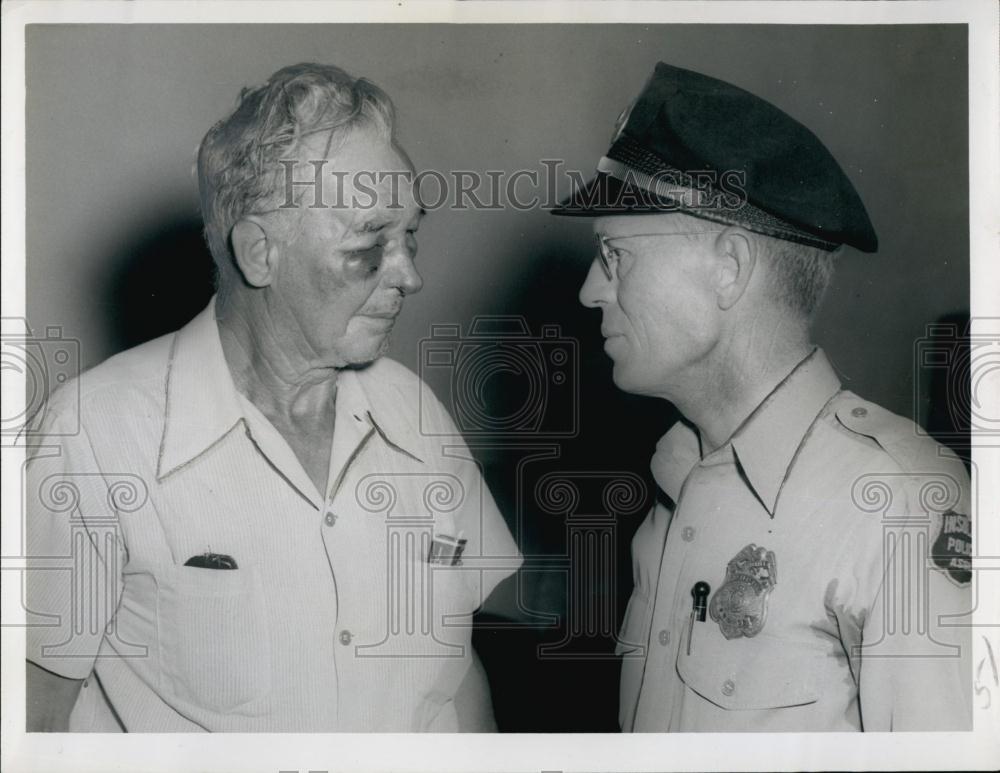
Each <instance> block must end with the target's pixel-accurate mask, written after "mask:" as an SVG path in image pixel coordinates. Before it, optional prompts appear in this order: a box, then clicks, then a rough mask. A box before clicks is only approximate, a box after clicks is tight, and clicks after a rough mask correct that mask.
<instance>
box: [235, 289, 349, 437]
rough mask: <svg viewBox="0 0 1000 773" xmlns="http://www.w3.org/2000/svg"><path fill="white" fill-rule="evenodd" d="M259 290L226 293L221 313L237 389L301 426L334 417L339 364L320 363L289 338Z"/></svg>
mask: <svg viewBox="0 0 1000 773" xmlns="http://www.w3.org/2000/svg"><path fill="white" fill-rule="evenodd" d="M272 314H273V312H272V311H271V310H269V309H268V308H267V307H266V304H265V302H264V300H263V297H262V296H261V295H259V294H254V295H253V296H248V295H247V294H246V293H243V292H240V291H239V290H236V291H233V292H230V293H227V294H226V300H225V303H224V304H222V306H221V308H220V307H218V306H217V308H216V317H217V321H218V325H219V336H220V338H221V340H222V350H223V353H224V354H225V357H226V363H227V364H228V365H229V369H230V372H231V373H232V374H233V381H234V383H235V384H236V388H237V389H238V390H239V391H240V392H241V393H242V394H243V395H244V396H245V397H247V398H248V399H249V400H250V402H252V403H253V404H254V405H255V406H257V408H258V409H260V411H261V412H262V413H263V414H264V415H265V416H267V417H268V418H270V419H272V420H275V419H276V420H278V421H279V422H281V423H286V422H287V423H289V424H296V423H298V422H300V421H305V422H310V421H315V420H317V419H319V418H321V417H323V416H326V415H332V410H333V398H334V396H335V395H336V392H337V374H338V371H337V370H336V369H335V368H330V367H316V366H315V365H313V364H312V363H310V361H309V357H308V353H307V352H305V351H303V349H302V346H303V344H302V342H301V341H288V340H284V337H282V336H281V334H280V332H279V331H280V330H282V329H284V327H283V326H281V325H278V324H275V322H276V321H275V320H273V319H272Z"/></svg>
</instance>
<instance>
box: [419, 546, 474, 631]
mask: <svg viewBox="0 0 1000 773" xmlns="http://www.w3.org/2000/svg"><path fill="white" fill-rule="evenodd" d="M425 566H427V567H428V570H429V571H430V580H431V581H430V584H429V587H428V594H429V595H428V598H427V599H426V603H427V605H428V608H429V609H430V612H431V629H432V630H433V632H434V634H435V637H436V638H438V639H441V640H445V641H454V640H459V641H462V642H464V640H465V638H466V634H467V633H468V631H469V630H470V626H471V624H472V623H471V616H472V613H473V612H475V611H476V609H477V608H478V606H479V598H478V596H479V594H478V592H477V590H478V579H479V578H478V575H477V573H476V572H475V571H469V570H465V569H461V568H459V567H456V566H434V565H430V564H425Z"/></svg>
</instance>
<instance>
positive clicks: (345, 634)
mask: <svg viewBox="0 0 1000 773" xmlns="http://www.w3.org/2000/svg"><path fill="white" fill-rule="evenodd" d="M353 638H354V634H353V633H351V632H350V631H348V630H347V629H346V628H345V629H344V630H343V631H341V632H340V643H341V644H343V645H344V646H345V647H346V646H347V645H348V644H350V643H351V639H353Z"/></svg>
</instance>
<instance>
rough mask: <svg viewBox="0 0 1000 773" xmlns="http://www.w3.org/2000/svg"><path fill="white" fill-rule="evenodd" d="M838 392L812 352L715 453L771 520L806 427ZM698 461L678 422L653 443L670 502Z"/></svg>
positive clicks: (695, 444)
mask: <svg viewBox="0 0 1000 773" xmlns="http://www.w3.org/2000/svg"><path fill="white" fill-rule="evenodd" d="M839 391H840V379H839V378H837V374H836V373H835V372H834V370H833V366H831V365H830V361H829V360H828V359H827V357H826V355H825V354H824V353H823V351H822V350H821V349H814V350H813V351H812V353H810V354H809V356H807V357H806V358H805V359H804V360H802V362H800V363H799V364H798V365H797V366H796V367H795V368H794V370H792V372H791V373H790V374H789V375H788V376H786V377H785V379H784V380H783V381H782V382H781V383H780V384H778V386H777V387H775V388H774V390H773V391H772V392H771V393H770V394H769V395H768V396H767V397H766V398H765V399H764V401H763V402H762V403H761V404H760V405H758V406H757V408H755V409H754V411H753V412H752V413H751V414H750V416H749V417H747V419H746V420H745V421H744V422H743V423H742V424H741V425H740V427H739V428H738V429H737V430H736V432H734V433H733V436H732V438H731V439H730V441H729V443H727V444H726V445H724V446H723V448H721V449H719V451H717V452H716V453H719V452H728V449H727V446H731V447H732V452H733V455H734V456H735V458H736V461H737V463H738V464H739V465H740V467H741V468H742V470H743V473H744V475H745V477H746V480H747V482H748V483H749V485H750V487H751V488H752V489H753V491H754V493H755V494H756V496H757V498H758V499H759V500H760V501H761V504H763V505H764V507H765V508H766V509H767V511H768V513H769V514H770V515H771V516H773V515H774V508H775V504H776V503H777V501H778V494H779V492H780V491H781V486H782V484H783V483H784V481H785V477H786V475H787V473H788V469H789V468H790V467H791V465H792V461H793V460H794V458H795V454H796V452H797V451H798V449H799V446H801V445H802V441H803V440H804V439H805V437H806V434H807V433H808V431H809V428H810V427H811V426H812V424H813V421H814V420H815V419H816V417H817V416H818V415H819V413H820V411H821V410H822V409H823V406H825V405H826V404H827V403H828V402H829V401H830V398H832V397H833V396H834V395H835V394H837V392H839ZM700 458H701V451H700V444H699V439H698V434H697V432H696V431H695V430H694V429H692V428H691V427H690V426H689V425H687V424H685V423H683V422H677V423H676V424H675V425H674V426H673V427H671V428H670V431H669V432H667V434H666V435H664V436H663V437H662V438H661V439H660V442H659V443H657V446H656V453H655V454H654V455H653V460H652V463H651V467H652V471H653V477H654V478H655V479H656V482H657V484H658V485H659V486H660V488H662V489H663V491H664V492H665V493H666V494H667V495H668V496H670V497H671V499H673V500H674V501H675V502H676V501H677V498H678V496H679V495H680V490H681V486H682V485H683V483H684V480H685V479H686V478H687V476H688V474H689V473H690V472H691V470H692V468H693V467H694V466H695V465H696V464H697V463H698V461H699V460H700Z"/></svg>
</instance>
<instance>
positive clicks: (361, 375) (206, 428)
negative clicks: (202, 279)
mask: <svg viewBox="0 0 1000 773" xmlns="http://www.w3.org/2000/svg"><path fill="white" fill-rule="evenodd" d="M414 400H415V396H414V395H405V394H403V393H402V390H399V389H392V388H391V387H390V385H388V384H385V383H383V382H382V380H381V379H380V378H379V377H378V374H377V368H376V367H375V366H374V365H373V366H370V367H368V368H363V369H360V370H343V371H341V373H340V375H339V376H338V383H337V425H336V428H335V430H334V435H335V438H334V449H333V456H334V457H335V458H333V459H331V466H332V467H333V469H335V470H336V469H340V466H342V465H343V464H346V462H347V461H348V460H349V459H350V457H351V456H352V454H353V452H354V451H355V449H356V448H357V446H358V444H360V442H361V441H362V440H363V439H364V438H365V436H366V435H367V434H368V431H369V430H372V431H374V432H375V433H376V434H377V435H378V437H380V438H381V439H382V441H383V442H385V444H386V445H388V446H389V447H390V448H392V449H393V450H395V451H398V452H400V453H403V454H405V455H407V456H409V457H411V458H413V459H416V460H417V461H422V459H420V457H419V456H418V454H417V451H418V449H420V444H419V442H418V440H419V433H418V432H417V431H416V428H415V427H413V426H412V423H411V422H410V421H409V420H408V414H407V412H406V411H405V410H403V408H404V407H406V406H411V407H412V406H413V404H414ZM252 418H254V419H255V421H254V422H252V423H253V424H256V423H257V420H259V417H257V416H254V417H252ZM241 420H243V421H246V411H245V410H244V403H243V400H241V396H240V394H239V392H237V390H236V385H235V383H234V382H233V378H232V374H231V373H230V371H229V366H228V364H227V363H226V358H225V354H224V353H223V351H222V340H221V338H220V337H219V328H218V323H217V322H216V319H215V299H214V298H213V299H212V301H211V302H210V303H209V304H208V306H207V307H206V308H205V309H204V310H203V311H202V312H201V313H199V314H198V315H197V316H196V317H195V318H194V319H193V320H191V321H190V322H189V323H188V324H187V325H185V326H184V327H183V328H181V329H180V330H178V331H177V333H176V334H175V335H174V341H173V344H172V346H171V352H170V362H169V364H168V366H167V383H166V409H165V417H164V422H163V436H162V438H161V441H160V454H159V460H158V464H157V478H158V479H162V478H164V477H166V476H167V475H169V474H170V473H172V472H174V471H176V470H178V469H180V468H181V467H183V466H184V465H185V464H187V463H188V462H190V461H192V460H193V459H195V458H196V457H198V456H200V455H201V454H203V453H204V452H205V451H207V450H208V449H209V448H211V447H212V446H214V445H215V444H216V443H217V442H218V441H219V440H221V439H222V438H223V437H225V436H226V435H227V434H228V433H229V432H230V431H232V429H233V427H235V426H236V425H237V424H238V423H240V421H241ZM338 435H339V437H338ZM338 457H339V458H338Z"/></svg>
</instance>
